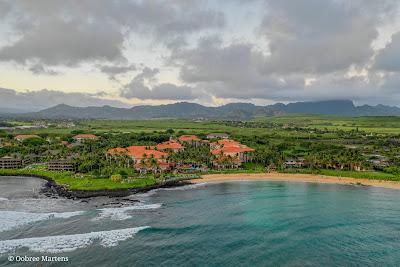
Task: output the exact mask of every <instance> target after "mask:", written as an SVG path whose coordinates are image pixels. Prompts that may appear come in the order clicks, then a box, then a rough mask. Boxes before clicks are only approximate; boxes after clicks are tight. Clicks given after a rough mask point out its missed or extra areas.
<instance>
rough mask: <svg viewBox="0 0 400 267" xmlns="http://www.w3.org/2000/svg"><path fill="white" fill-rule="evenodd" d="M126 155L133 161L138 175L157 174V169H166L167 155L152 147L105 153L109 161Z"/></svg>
mask: <svg viewBox="0 0 400 267" xmlns="http://www.w3.org/2000/svg"><path fill="white" fill-rule="evenodd" d="M123 155H126V156H128V157H130V158H131V159H132V160H133V164H134V167H135V169H136V170H138V171H139V172H140V173H146V172H148V171H152V172H157V170H159V169H168V168H169V165H168V166H167V165H166V164H168V162H167V157H168V153H165V152H162V151H158V150H156V149H155V147H152V146H129V147H126V148H120V147H118V148H111V149H109V150H108V151H107V157H108V158H109V159H112V158H115V157H118V156H123Z"/></svg>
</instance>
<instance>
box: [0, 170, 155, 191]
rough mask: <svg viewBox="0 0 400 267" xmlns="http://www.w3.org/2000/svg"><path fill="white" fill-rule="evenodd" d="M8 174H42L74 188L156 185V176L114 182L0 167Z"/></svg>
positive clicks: (117, 187) (67, 173)
mask: <svg viewBox="0 0 400 267" xmlns="http://www.w3.org/2000/svg"><path fill="white" fill-rule="evenodd" d="M2 174H8V175H18V174H24V175H40V176H46V177H49V178H51V179H53V180H54V181H55V182H56V183H57V184H60V185H66V186H67V187H68V188H69V189H72V190H101V189H124V188H140V187H145V186H150V185H154V184H155V183H156V180H155V179H154V178H138V179H130V180H128V181H123V182H113V181H111V180H110V179H108V178H89V177H83V178H75V177H74V176H73V174H71V173H69V172H51V171H44V170H34V169H0V176H1V175H2Z"/></svg>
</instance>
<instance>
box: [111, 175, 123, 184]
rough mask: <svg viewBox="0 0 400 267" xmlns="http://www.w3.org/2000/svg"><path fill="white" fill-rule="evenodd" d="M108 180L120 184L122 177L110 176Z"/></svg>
mask: <svg viewBox="0 0 400 267" xmlns="http://www.w3.org/2000/svg"><path fill="white" fill-rule="evenodd" d="M110 179H111V181H113V182H116V183H120V182H122V175H121V174H113V175H111V177H110Z"/></svg>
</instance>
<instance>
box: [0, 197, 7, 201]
mask: <svg viewBox="0 0 400 267" xmlns="http://www.w3.org/2000/svg"><path fill="white" fill-rule="evenodd" d="M0 201H8V198H5V197H0Z"/></svg>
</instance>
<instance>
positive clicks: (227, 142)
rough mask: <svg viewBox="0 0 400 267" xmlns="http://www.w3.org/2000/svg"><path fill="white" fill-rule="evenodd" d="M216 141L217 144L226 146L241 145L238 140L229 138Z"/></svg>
mask: <svg viewBox="0 0 400 267" xmlns="http://www.w3.org/2000/svg"><path fill="white" fill-rule="evenodd" d="M217 143H218V144H219V145H223V146H224V147H227V146H240V145H241V144H240V143H239V142H238V141H235V140H230V139H222V140H218V141H217Z"/></svg>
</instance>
